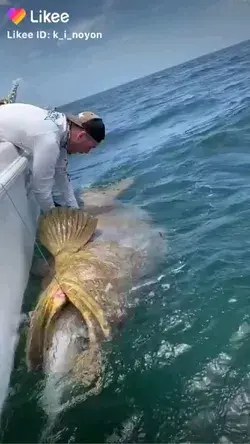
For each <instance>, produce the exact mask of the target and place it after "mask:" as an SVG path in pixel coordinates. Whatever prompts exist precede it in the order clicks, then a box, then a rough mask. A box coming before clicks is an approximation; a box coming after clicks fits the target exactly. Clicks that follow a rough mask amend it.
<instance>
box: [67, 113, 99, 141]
mask: <svg viewBox="0 0 250 444" xmlns="http://www.w3.org/2000/svg"><path fill="white" fill-rule="evenodd" d="M66 117H67V119H68V120H69V121H70V122H72V123H74V124H75V125H77V126H79V127H80V128H82V129H84V130H85V131H86V132H87V133H88V134H89V135H90V136H91V137H93V139H95V140H96V142H98V143H100V142H101V141H102V140H104V139H105V125H104V123H103V120H102V118H101V117H99V116H98V115H97V114H95V113H92V112H91V111H83V112H82V113H79V114H78V115H73V114H66Z"/></svg>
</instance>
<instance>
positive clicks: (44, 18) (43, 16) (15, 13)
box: [8, 8, 69, 25]
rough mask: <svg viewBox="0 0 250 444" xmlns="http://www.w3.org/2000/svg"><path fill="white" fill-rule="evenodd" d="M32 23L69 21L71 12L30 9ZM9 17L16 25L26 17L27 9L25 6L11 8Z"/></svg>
mask: <svg viewBox="0 0 250 444" xmlns="http://www.w3.org/2000/svg"><path fill="white" fill-rule="evenodd" d="M29 12H30V18H29V19H30V22H31V23H67V22H68V21H69V14H68V13H67V12H62V13H61V14H59V13H58V12H47V11H46V10H45V9H44V10H39V11H34V10H32V9H31V10H30V11H29ZM8 17H9V19H10V20H12V22H13V23H15V25H18V24H19V23H21V21H22V20H23V19H24V18H25V17H26V11H25V9H23V8H10V9H9V10H8Z"/></svg>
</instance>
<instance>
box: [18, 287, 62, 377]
mask: <svg viewBox="0 0 250 444" xmlns="http://www.w3.org/2000/svg"><path fill="white" fill-rule="evenodd" d="M66 301H67V298H66V297H65V295H64V294H63V292H62V290H61V289H60V286H59V284H58V283H57V281H55V280H53V281H52V283H51V284H50V285H49V287H48V288H47V289H46V291H45V292H44V293H43V294H42V297H41V298H40V299H39V301H38V303H37V306H36V308H35V310H34V311H33V314H32V318H31V323H30V328H29V331H28V337H27V346H26V360H27V365H28V367H29V368H30V369H34V370H36V369H40V368H41V367H42V364H43V352H44V347H46V344H47V338H48V331H49V327H50V325H51V322H52V319H53V318H54V316H55V314H56V313H58V311H59V310H61V308H62V307H63V306H64V305H65V303H66Z"/></svg>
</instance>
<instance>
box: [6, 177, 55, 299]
mask: <svg viewBox="0 0 250 444" xmlns="http://www.w3.org/2000/svg"><path fill="white" fill-rule="evenodd" d="M1 187H2V188H3V190H4V191H5V193H6V195H7V196H8V198H9V200H10V202H11V203H12V206H13V207H14V209H15V210H16V212H17V214H18V216H19V217H20V219H21V221H22V223H23V225H24V226H25V228H26V229H27V231H28V233H29V235H30V236H31V237H32V234H31V232H30V230H29V227H28V225H27V224H26V222H25V220H24V219H23V218H22V215H21V214H20V212H19V211H18V209H17V207H16V205H15V202H14V201H13V199H12V198H11V196H10V195H9V193H8V190H7V189H6V188H5V186H4V185H3V184H1ZM34 245H35V246H36V248H37V250H38V252H39V253H40V254H41V257H42V258H43V259H44V260H45V262H46V264H47V265H48V267H49V269H51V266H50V264H49V262H48V261H47V259H46V257H45V256H44V254H43V252H42V250H41V248H40V247H39V244H38V242H37V241H36V239H35V241H34ZM55 280H56V282H57V284H58V286H59V288H60V289H61V290H62V287H61V285H60V283H59V282H58V280H57V278H56V276H55ZM62 291H63V290H62Z"/></svg>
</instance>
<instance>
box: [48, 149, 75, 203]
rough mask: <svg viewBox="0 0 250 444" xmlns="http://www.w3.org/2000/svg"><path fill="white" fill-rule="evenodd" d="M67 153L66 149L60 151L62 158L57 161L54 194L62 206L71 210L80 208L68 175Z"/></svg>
mask: <svg viewBox="0 0 250 444" xmlns="http://www.w3.org/2000/svg"><path fill="white" fill-rule="evenodd" d="M67 158H68V156H67V151H66V149H64V148H61V150H60V156H59V158H58V161H57V165H56V169H55V185H54V188H53V194H54V196H55V198H56V202H57V203H58V204H59V205H61V206H68V207H71V208H79V205H78V203H77V200H76V197H75V193H74V190H73V186H72V183H71V182H70V179H69V176H68V173H67V163H68V160H67Z"/></svg>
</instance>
